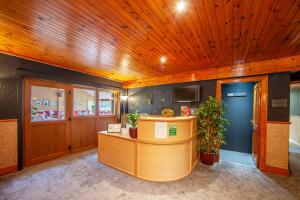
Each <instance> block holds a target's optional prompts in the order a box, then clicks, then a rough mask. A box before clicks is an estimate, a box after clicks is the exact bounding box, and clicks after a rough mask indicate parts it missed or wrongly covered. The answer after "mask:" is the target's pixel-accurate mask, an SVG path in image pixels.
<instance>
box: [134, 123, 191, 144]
mask: <svg viewBox="0 0 300 200" xmlns="http://www.w3.org/2000/svg"><path fill="white" fill-rule="evenodd" d="M166 123H168V130H169V128H170V127H171V126H172V125H176V126H177V133H176V136H169V135H168V137H167V138H166V139H163V140H164V141H169V142H172V141H181V140H186V139H189V138H191V136H192V131H193V125H192V124H193V123H194V120H183V121H170V122H166ZM138 139H139V140H143V141H149V142H150V141H151V142H157V141H162V139H157V138H155V121H151V120H140V121H139V123H138Z"/></svg>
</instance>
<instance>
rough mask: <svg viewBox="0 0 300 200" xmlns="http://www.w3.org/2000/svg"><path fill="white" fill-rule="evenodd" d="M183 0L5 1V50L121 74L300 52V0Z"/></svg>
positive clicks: (0, 5) (0, 18)
mask: <svg viewBox="0 0 300 200" xmlns="http://www.w3.org/2000/svg"><path fill="white" fill-rule="evenodd" d="M177 2H178V1H177V0H101V1H98V0H86V1H82V0H72V1H68V0H56V1H55V0H31V1H26V0H1V1H0V51H1V52H3V53H8V54H12V55H17V56H21V57H25V58H30V59H33V60H38V61H42V62H45V63H49V64H54V65H57V66H61V67H65V68H70V69H73V70H77V71H82V72H85V73H90V74H94V75H98V76H104V77H107V78H111V79H115V80H119V81H130V80H135V79H143V78H151V77H157V76H164V75H171V74H178V73H182V72H185V73H186V72H188V71H195V70H202V69H203V70H207V69H209V68H212V67H218V66H230V65H236V64H243V63H250V62H257V61H261V60H267V59H274V58H281V57H288V56H294V55H299V54H300V45H299V44H300V33H299V31H300V12H299V9H300V0H186V1H185V2H186V10H184V11H183V12H176V9H175V7H176V3H177ZM162 55H165V56H166V57H167V62H166V63H165V64H160V57H161V56H162Z"/></svg>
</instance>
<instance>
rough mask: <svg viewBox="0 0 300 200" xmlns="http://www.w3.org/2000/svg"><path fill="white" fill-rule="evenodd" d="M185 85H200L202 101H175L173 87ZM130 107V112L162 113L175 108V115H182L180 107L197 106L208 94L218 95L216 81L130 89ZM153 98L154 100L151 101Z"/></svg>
mask: <svg viewBox="0 0 300 200" xmlns="http://www.w3.org/2000/svg"><path fill="white" fill-rule="evenodd" d="M183 85H199V86H200V91H201V92H200V93H201V94H200V102H198V103H173V102H172V101H171V98H172V88H173V87H177V86H183ZM128 95H129V98H128V109H129V112H133V111H137V112H139V113H148V114H155V115H157V114H161V111H162V110H163V109H165V108H170V109H172V110H174V112H175V115H180V107H181V106H182V105H187V106H189V107H194V108H197V107H198V106H199V104H200V103H201V102H203V101H205V100H206V99H207V98H208V96H216V81H215V80H212V81H201V82H192V83H182V84H170V85H159V86H152V87H143V88H136V89H129V90H128ZM149 98H150V99H152V102H150V100H149Z"/></svg>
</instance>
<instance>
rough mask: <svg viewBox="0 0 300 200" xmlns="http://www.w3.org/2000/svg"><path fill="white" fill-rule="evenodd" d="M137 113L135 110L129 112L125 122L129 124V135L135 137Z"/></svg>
mask: <svg viewBox="0 0 300 200" xmlns="http://www.w3.org/2000/svg"><path fill="white" fill-rule="evenodd" d="M138 119H139V114H138V113H137V112H134V113H129V114H128V116H127V122H128V123H129V124H130V127H129V135H130V137H132V138H137V121H138Z"/></svg>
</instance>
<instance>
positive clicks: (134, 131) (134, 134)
mask: <svg viewBox="0 0 300 200" xmlns="http://www.w3.org/2000/svg"><path fill="white" fill-rule="evenodd" d="M129 135H130V137H131V138H137V128H129Z"/></svg>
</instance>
